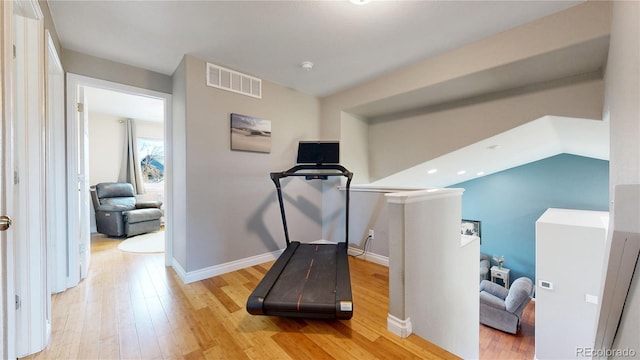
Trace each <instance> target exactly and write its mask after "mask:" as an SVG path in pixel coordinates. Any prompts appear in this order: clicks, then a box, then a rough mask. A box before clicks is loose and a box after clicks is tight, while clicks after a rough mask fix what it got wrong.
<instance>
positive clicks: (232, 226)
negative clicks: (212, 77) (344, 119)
mask: <svg viewBox="0 0 640 360" xmlns="http://www.w3.org/2000/svg"><path fill="white" fill-rule="evenodd" d="M182 68H184V76H183V75H182V74H178V73H177V74H176V75H177V76H174V88H176V89H177V88H180V87H182V86H183V85H181V84H178V82H183V83H184V84H185V93H184V99H185V100H184V105H185V106H184V115H181V114H177V116H176V118H175V119H174V120H177V119H178V118H183V119H184V134H180V133H178V132H174V134H173V142H174V144H182V143H184V149H185V151H184V153H182V154H180V153H179V152H177V151H176V152H175V153H174V156H176V158H175V159H174V160H175V163H176V165H177V166H176V170H177V171H181V170H179V167H178V166H180V165H179V164H182V163H184V174H179V175H177V176H178V177H181V176H184V189H183V190H182V191H181V192H178V193H176V194H174V197H176V198H178V197H180V196H183V198H184V202H185V204H184V211H185V223H184V226H185V228H184V234H181V233H179V232H176V233H174V235H173V236H174V241H176V242H180V241H185V243H186V258H184V259H179V258H178V257H176V259H177V260H178V261H180V262H181V265H182V267H183V268H184V269H185V270H186V271H193V270H199V269H203V268H207V267H210V266H214V265H219V264H224V263H227V262H230V261H234V260H239V259H244V258H247V257H250V256H254V255H260V254H263V253H267V252H271V251H274V250H277V249H280V248H283V247H284V237H283V230H282V224H281V220H280V212H279V209H278V206H277V202H276V197H275V187H274V185H273V183H272V182H271V180H270V179H269V172H271V171H281V170H285V169H287V168H289V167H291V166H292V165H294V163H295V156H296V151H297V144H298V141H300V140H304V139H317V137H318V128H319V126H318V117H319V115H318V112H319V104H318V100H317V99H316V98H315V97H312V96H309V95H306V94H303V93H300V92H297V91H294V90H292V89H289V88H284V87H282V86H279V85H276V84H273V83H271V82H268V81H264V80H263V82H262V86H263V87H262V94H263V97H262V99H255V98H252V97H247V96H244V95H239V94H235V93H232V92H227V91H223V90H219V89H215V88H211V87H207V86H206V83H205V76H206V64H205V62H204V61H203V60H200V59H197V58H195V57H193V56H189V55H187V56H185V58H184V60H183V63H182V64H181V70H180V71H181V72H182ZM174 97H181V95H178V94H176V93H175V92H174ZM176 111H181V110H176ZM231 113H240V114H243V115H250V116H254V117H258V118H262V119H267V120H270V121H271V130H272V149H271V153H269V154H266V153H254V152H244V151H232V150H230V149H231V147H230V114H231ZM174 125H175V124H174ZM284 183H285V185H284V187H283V189H284V191H285V198H286V200H287V205H288V207H287V211H288V212H287V217H288V221H289V223H290V235H291V238H292V240H303V241H312V240H318V239H320V238H321V235H322V234H321V227H322V189H321V186H320V183H318V182H306V181H301V180H297V179H293V180H292V181H288V180H287V181H285V182H284ZM176 211H178V210H177V209H176ZM176 215H178V216H181V215H180V214H176ZM176 230H178V229H177V228H176Z"/></svg>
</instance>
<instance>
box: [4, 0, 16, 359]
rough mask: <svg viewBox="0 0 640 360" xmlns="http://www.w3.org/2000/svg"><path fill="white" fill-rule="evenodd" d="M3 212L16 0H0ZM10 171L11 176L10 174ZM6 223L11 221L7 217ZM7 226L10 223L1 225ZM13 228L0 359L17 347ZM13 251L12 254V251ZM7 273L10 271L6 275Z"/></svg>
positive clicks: (7, 244) (7, 239)
mask: <svg viewBox="0 0 640 360" xmlns="http://www.w3.org/2000/svg"><path fill="white" fill-rule="evenodd" d="M0 19H2V21H1V23H2V26H0V32H1V33H0V78H2V86H1V87H0V104H1V105H0V107H1V109H0V159H2V160H1V161H2V163H1V164H0V215H1V216H7V215H12V213H11V210H12V209H11V204H12V202H13V199H12V196H11V195H12V194H13V182H12V181H7V178H9V179H11V175H10V174H12V173H13V163H12V161H11V158H12V154H13V151H12V145H13V142H12V139H11V137H10V134H11V133H12V131H11V119H12V118H13V113H12V106H11V104H12V103H13V98H12V90H13V78H12V77H13V3H12V2H10V1H2V2H0ZM7 175H9V176H7ZM4 220H5V221H3V222H4V223H6V224H7V225H8V221H6V220H7V219H6V218H5V219H4ZM0 226H3V227H5V226H6V225H0ZM13 242H14V241H13V236H12V231H11V230H9V231H0V273H1V274H3V276H0V322H1V323H2V326H1V327H0V359H13V358H15V357H16V355H15V354H16V352H15V351H16V350H15V341H16V338H15V331H14V329H15V311H14V310H13V309H14V305H13V298H14V296H15V290H14V281H13V276H14V274H15V270H14V263H13V260H14V256H13V253H14V246H13ZM9 254H11V255H9ZM5 274H6V275H5Z"/></svg>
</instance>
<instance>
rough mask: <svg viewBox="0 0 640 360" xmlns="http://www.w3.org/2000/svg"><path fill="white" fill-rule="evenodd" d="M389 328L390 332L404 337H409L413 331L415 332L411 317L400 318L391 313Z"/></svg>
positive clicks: (388, 316)
mask: <svg viewBox="0 0 640 360" xmlns="http://www.w3.org/2000/svg"><path fill="white" fill-rule="evenodd" d="M387 330H389V332H391V333H393V334H396V335H398V336H400V337H401V338H403V339H404V338H406V337H409V335H411V333H412V332H413V326H412V325H411V318H406V319H405V320H400V319H398V318H397V317H395V316H393V315H391V314H387Z"/></svg>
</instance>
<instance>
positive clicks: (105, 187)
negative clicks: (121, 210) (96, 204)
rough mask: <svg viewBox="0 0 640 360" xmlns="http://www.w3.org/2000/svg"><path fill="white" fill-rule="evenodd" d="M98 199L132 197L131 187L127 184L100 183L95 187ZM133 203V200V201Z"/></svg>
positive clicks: (133, 193)
mask: <svg viewBox="0 0 640 360" xmlns="http://www.w3.org/2000/svg"><path fill="white" fill-rule="evenodd" d="M96 195H98V199H102V198H113V197H130V196H132V197H134V198H135V196H136V194H135V192H134V191H133V185H131V184H129V183H100V184H97V185H96ZM134 201H135V199H134Z"/></svg>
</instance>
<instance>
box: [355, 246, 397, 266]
mask: <svg viewBox="0 0 640 360" xmlns="http://www.w3.org/2000/svg"><path fill="white" fill-rule="evenodd" d="M348 253H349V255H351V256H359V255H360V254H361V253H362V250H361V249H358V248H356V247H351V246H350V247H349V250H348ZM359 257H360V258H361V259H364V260H367V261H371V262H372V263H376V264H380V265H384V266H386V267H389V257H388V256H382V255H378V254H374V253H370V252H367V253H364V255H362V256H359Z"/></svg>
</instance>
